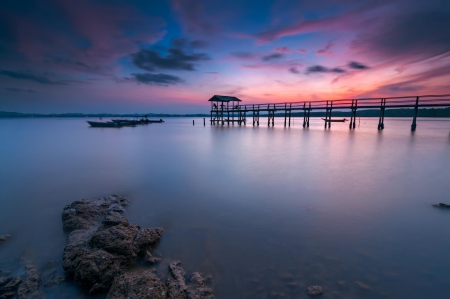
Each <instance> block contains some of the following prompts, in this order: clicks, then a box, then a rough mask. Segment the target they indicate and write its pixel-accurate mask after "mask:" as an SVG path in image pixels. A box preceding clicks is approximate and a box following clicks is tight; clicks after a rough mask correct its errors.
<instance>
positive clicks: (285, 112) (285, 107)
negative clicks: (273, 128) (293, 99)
mask: <svg viewBox="0 0 450 299" xmlns="http://www.w3.org/2000/svg"><path fill="white" fill-rule="evenodd" d="M286 117H287V104H286V103H284V127H285V128H286Z"/></svg>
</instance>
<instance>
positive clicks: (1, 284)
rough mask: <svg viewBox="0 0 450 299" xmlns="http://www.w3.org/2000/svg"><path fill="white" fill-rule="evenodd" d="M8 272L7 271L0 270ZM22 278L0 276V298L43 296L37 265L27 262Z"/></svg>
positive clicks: (30, 298)
mask: <svg viewBox="0 0 450 299" xmlns="http://www.w3.org/2000/svg"><path fill="white" fill-rule="evenodd" d="M0 272H1V273H4V274H9V273H8V272H7V271H0ZM24 272H25V273H24V276H25V277H24V278H23V279H22V278H21V277H18V276H9V275H6V276H3V277H0V299H5V298H17V299H38V298H44V294H43V292H42V290H41V283H42V278H41V273H40V272H39V270H38V268H37V266H36V265H35V264H33V263H29V264H27V265H26V266H25V268H24Z"/></svg>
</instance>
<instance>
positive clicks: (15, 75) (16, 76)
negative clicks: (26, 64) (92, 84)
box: [0, 70, 68, 85]
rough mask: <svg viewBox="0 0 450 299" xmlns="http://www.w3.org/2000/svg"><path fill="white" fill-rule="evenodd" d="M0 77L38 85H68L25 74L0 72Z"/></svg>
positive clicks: (44, 77)
mask: <svg viewBox="0 0 450 299" xmlns="http://www.w3.org/2000/svg"><path fill="white" fill-rule="evenodd" d="M0 75H5V76H8V77H10V78H14V79H20V80H28V81H33V82H37V83H40V84H50V85H67V84H68V83H67V82H65V81H54V80H51V79H49V78H48V77H46V76H39V75H34V74H31V73H25V72H14V71H8V70H0Z"/></svg>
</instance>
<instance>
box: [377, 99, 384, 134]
mask: <svg viewBox="0 0 450 299" xmlns="http://www.w3.org/2000/svg"><path fill="white" fill-rule="evenodd" d="M385 107H386V99H381V106H380V119H379V120H378V130H384V110H385Z"/></svg>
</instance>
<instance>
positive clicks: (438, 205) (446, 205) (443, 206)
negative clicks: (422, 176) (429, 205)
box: [433, 202, 450, 209]
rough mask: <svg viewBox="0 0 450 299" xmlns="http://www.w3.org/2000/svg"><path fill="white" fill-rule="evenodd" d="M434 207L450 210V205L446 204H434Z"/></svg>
mask: <svg viewBox="0 0 450 299" xmlns="http://www.w3.org/2000/svg"><path fill="white" fill-rule="evenodd" d="M433 206H435V207H438V208H446V209H450V205H448V204H445V203H442V202H441V203H438V204H434V205H433Z"/></svg>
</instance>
